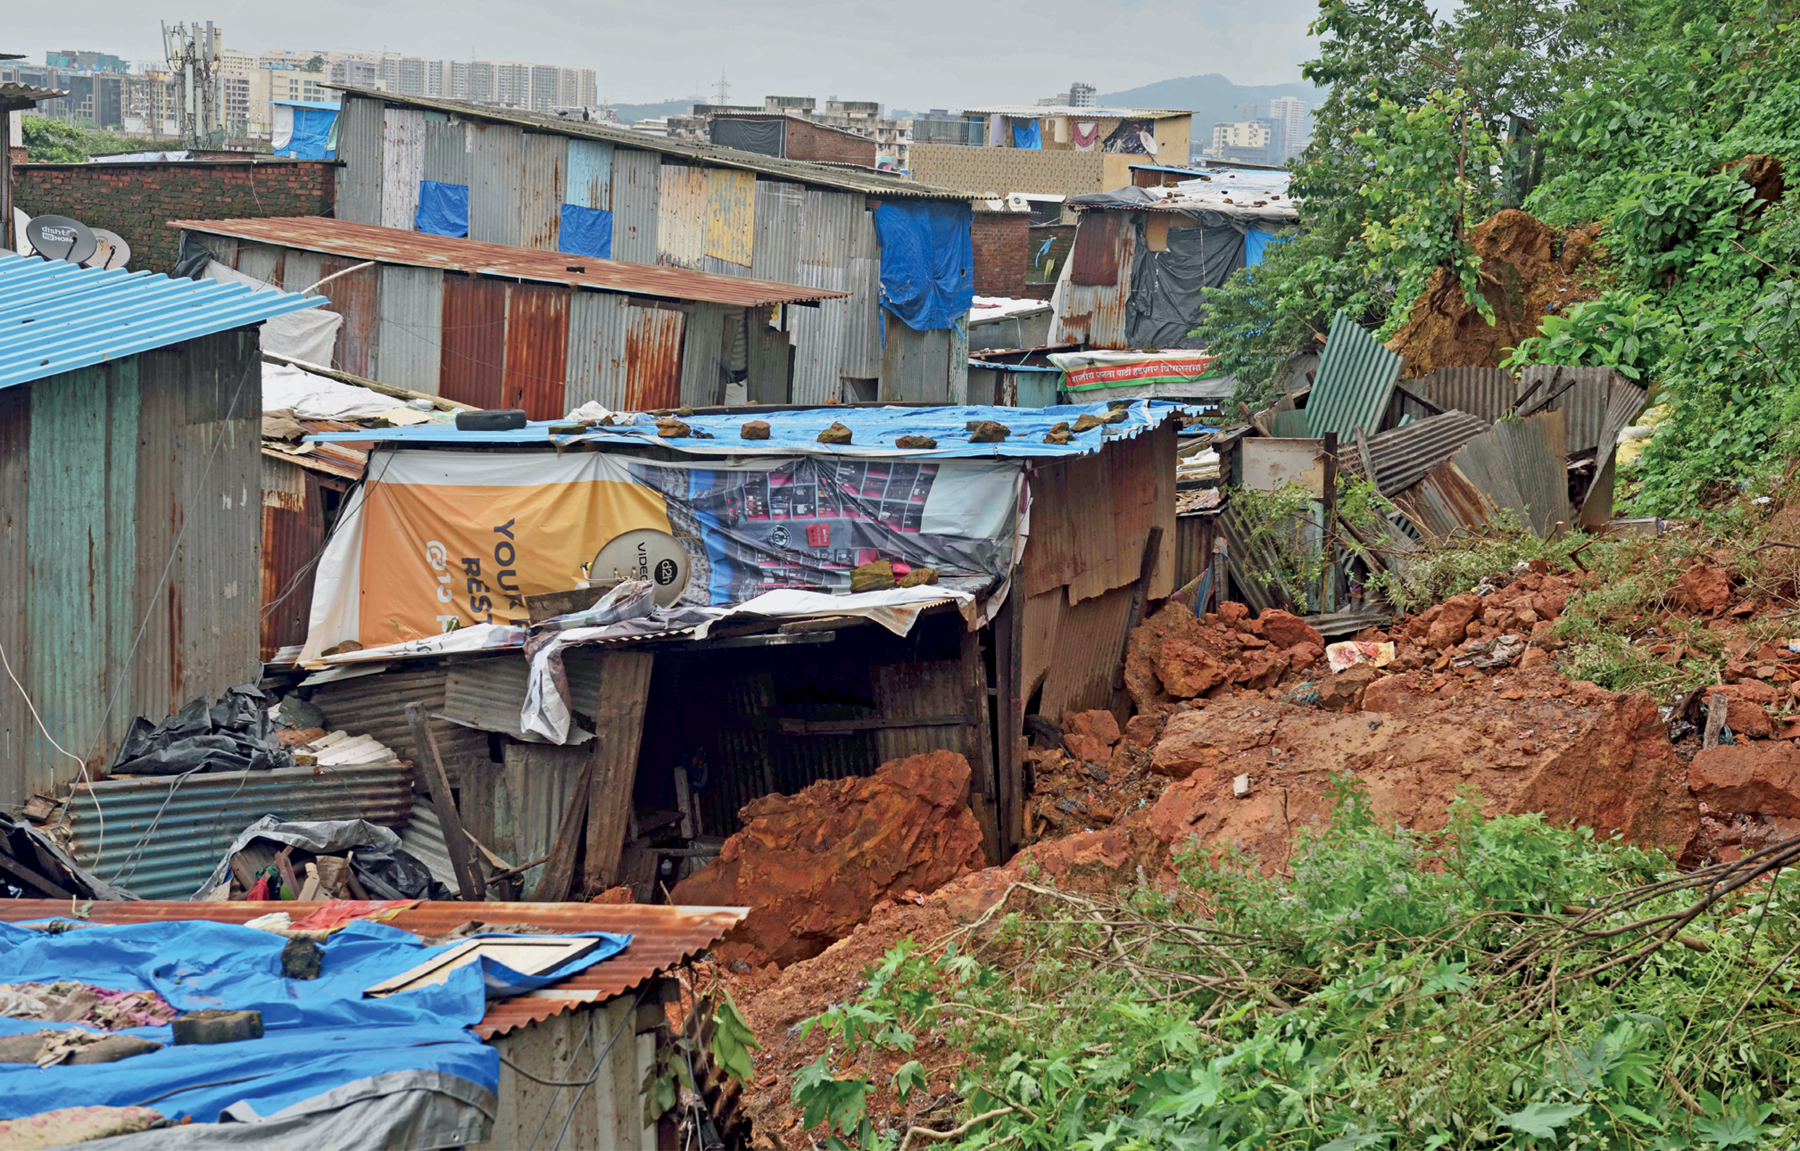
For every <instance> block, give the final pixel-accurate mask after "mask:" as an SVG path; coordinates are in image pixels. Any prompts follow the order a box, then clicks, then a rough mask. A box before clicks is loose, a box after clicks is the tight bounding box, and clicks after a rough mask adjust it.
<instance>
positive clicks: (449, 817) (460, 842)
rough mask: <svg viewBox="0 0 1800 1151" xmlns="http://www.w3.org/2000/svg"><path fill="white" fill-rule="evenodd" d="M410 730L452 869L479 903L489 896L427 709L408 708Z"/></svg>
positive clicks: (466, 892) (414, 705)
mask: <svg viewBox="0 0 1800 1151" xmlns="http://www.w3.org/2000/svg"><path fill="white" fill-rule="evenodd" d="M406 722H407V726H409V727H411V728H412V737H413V746H414V747H415V748H417V749H418V754H419V759H421V760H422V761H423V762H422V763H421V764H420V765H419V766H420V767H421V768H423V771H422V772H421V773H420V774H421V775H422V776H423V777H424V779H425V781H426V787H427V789H428V790H429V791H430V792H431V806H432V807H434V808H435V809H436V810H437V817H438V825H439V826H440V827H442V828H443V829H444V848H445V850H446V851H448V852H449V854H450V867H451V869H452V870H454V871H455V872H456V886H457V887H458V888H459V889H460V890H461V891H462V897H463V898H464V899H471V900H479V899H483V898H485V897H486V895H487V885H486V884H485V883H483V882H482V879H481V871H480V869H479V868H477V867H476V866H475V861H474V859H473V858H472V857H471V856H470V854H469V839H468V836H467V834H466V833H464V831H463V825H462V817H461V816H460V815H459V814H458V813H457V810H456V797H455V795H454V794H453V793H452V792H451V790H450V777H449V776H448V775H446V774H444V761H443V760H442V759H441V758H439V756H438V748H437V740H435V739H433V738H432V735H431V729H430V728H428V727H426V726H425V706H424V705H423V704H419V703H409V704H407V705H406Z"/></svg>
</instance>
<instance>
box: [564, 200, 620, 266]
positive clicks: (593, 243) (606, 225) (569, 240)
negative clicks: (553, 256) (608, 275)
mask: <svg viewBox="0 0 1800 1151" xmlns="http://www.w3.org/2000/svg"><path fill="white" fill-rule="evenodd" d="M612 225H613V216H612V213H611V212H608V211H607V210H606V209H604V208H583V207H581V206H580V205H579V204H564V205H563V206H562V227H561V229H560V230H559V231H558V232H557V239H556V250H557V251H559V252H565V253H567V254H568V255H571V256H594V257H596V258H598V259H602V260H610V259H612Z"/></svg>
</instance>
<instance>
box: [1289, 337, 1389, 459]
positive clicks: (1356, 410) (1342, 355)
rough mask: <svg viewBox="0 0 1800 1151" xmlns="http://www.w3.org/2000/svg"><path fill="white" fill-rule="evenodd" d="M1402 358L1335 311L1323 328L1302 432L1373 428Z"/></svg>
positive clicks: (1346, 433)
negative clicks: (1322, 348)
mask: <svg viewBox="0 0 1800 1151" xmlns="http://www.w3.org/2000/svg"><path fill="white" fill-rule="evenodd" d="M1401 363H1402V361H1401V358H1400V355H1399V353H1398V352H1391V351H1389V350H1388V349H1387V348H1385V347H1383V346H1382V345H1381V344H1380V342H1378V341H1377V340H1376V339H1375V337H1374V336H1371V335H1370V334H1369V333H1368V330H1367V329H1365V328H1364V327H1363V326H1362V325H1361V324H1359V323H1357V322H1356V321H1355V320H1352V319H1351V318H1350V317H1349V316H1348V315H1346V314H1345V313H1344V312H1342V311H1339V312H1338V314H1337V315H1336V316H1335V317H1333V318H1332V321H1331V330H1330V332H1328V333H1327V334H1326V337H1325V353H1324V355H1323V356H1322V357H1321V358H1320V360H1319V375H1318V379H1317V380H1316V381H1315V382H1314V383H1313V388H1312V393H1311V395H1310V396H1308V398H1307V401H1306V423H1307V434H1308V435H1311V436H1322V435H1324V434H1325V433H1327V432H1336V433H1337V435H1338V438H1339V439H1344V440H1347V439H1349V438H1350V436H1351V434H1352V433H1353V432H1355V431H1356V429H1357V428H1365V429H1368V430H1371V431H1373V430H1374V429H1375V428H1377V427H1378V426H1379V424H1380V421H1381V417H1382V415H1383V414H1384V413H1385V412H1386V411H1387V406H1388V400H1389V399H1391V398H1392V397H1393V394H1394V385H1395V383H1397V382H1398V381H1399V379H1400V366H1401Z"/></svg>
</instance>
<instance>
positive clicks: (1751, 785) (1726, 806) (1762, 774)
mask: <svg viewBox="0 0 1800 1151" xmlns="http://www.w3.org/2000/svg"><path fill="white" fill-rule="evenodd" d="M1734 702H1735V701H1734ZM1688 787H1689V789H1691V790H1692V791H1693V793H1694V798H1695V799H1697V800H1699V801H1700V802H1701V803H1704V804H1706V805H1707V806H1708V807H1709V808H1711V809H1712V810H1713V811H1714V812H1726V813H1730V814H1733V815H1768V816H1786V817H1790V818H1792V817H1795V816H1800V747H1796V746H1795V745H1794V744H1793V743H1790V742H1789V741H1787V740H1776V741H1772V742H1759V743H1735V744H1721V745H1720V746H1718V747H1715V748H1711V749H1709V750H1706V751H1702V752H1699V753H1698V754H1696V755H1695V756H1694V761H1693V762H1692V763H1691V764H1689V765H1688Z"/></svg>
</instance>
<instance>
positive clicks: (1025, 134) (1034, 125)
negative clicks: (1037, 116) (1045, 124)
mask: <svg viewBox="0 0 1800 1151" xmlns="http://www.w3.org/2000/svg"><path fill="white" fill-rule="evenodd" d="M1012 130H1013V147H1015V148H1032V149H1040V148H1042V147H1043V146H1044V130H1043V129H1042V128H1040V127H1038V122H1037V121H1036V120H1027V121H1025V122H1024V123H1022V124H1021V123H1014V124H1013V126H1012Z"/></svg>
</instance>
